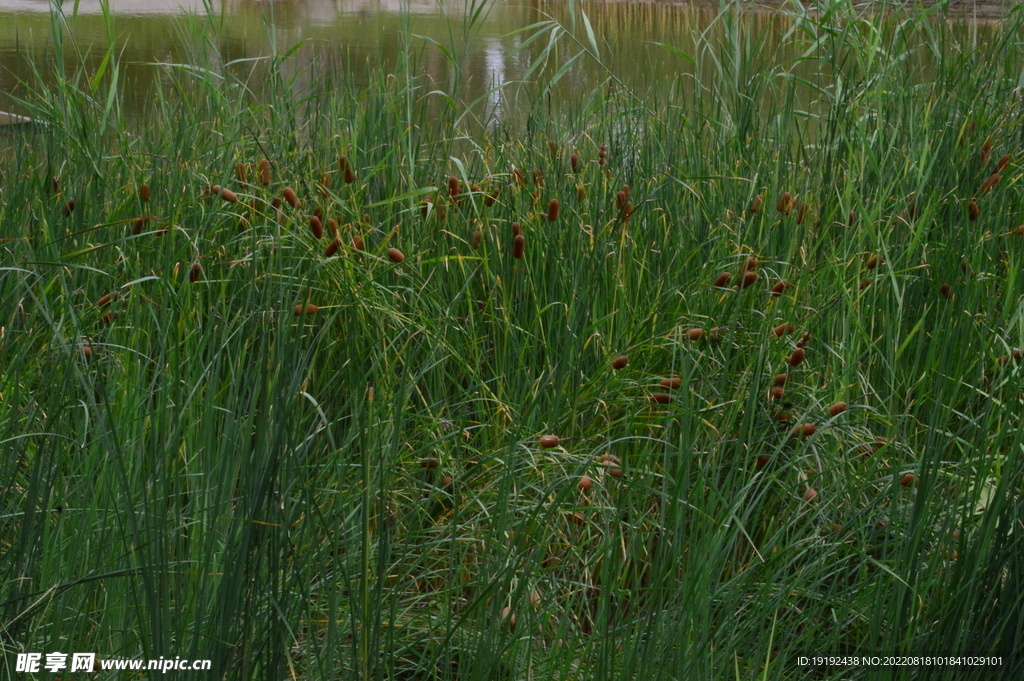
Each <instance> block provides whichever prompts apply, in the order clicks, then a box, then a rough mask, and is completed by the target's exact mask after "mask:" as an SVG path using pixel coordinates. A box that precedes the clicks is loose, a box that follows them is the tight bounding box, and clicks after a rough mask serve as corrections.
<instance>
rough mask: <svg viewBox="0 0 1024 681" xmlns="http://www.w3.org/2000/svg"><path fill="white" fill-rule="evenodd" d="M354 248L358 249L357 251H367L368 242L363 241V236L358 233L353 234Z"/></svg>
mask: <svg viewBox="0 0 1024 681" xmlns="http://www.w3.org/2000/svg"><path fill="white" fill-rule="evenodd" d="M352 248H354V249H356V250H357V251H365V250H366V244H364V243H363V237H361V236H359V235H358V234H353V235H352Z"/></svg>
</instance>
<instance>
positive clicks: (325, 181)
mask: <svg viewBox="0 0 1024 681" xmlns="http://www.w3.org/2000/svg"><path fill="white" fill-rule="evenodd" d="M330 193H331V176H330V175H328V174H327V173H321V174H320V196H323V197H324V198H326V197H327V196H329V195H330Z"/></svg>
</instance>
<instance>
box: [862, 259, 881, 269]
mask: <svg viewBox="0 0 1024 681" xmlns="http://www.w3.org/2000/svg"><path fill="white" fill-rule="evenodd" d="M865 267H867V268H868V269H869V270H873V269H875V268H876V267H878V256H877V255H872V256H871V257H870V258H868V262H867V265H865Z"/></svg>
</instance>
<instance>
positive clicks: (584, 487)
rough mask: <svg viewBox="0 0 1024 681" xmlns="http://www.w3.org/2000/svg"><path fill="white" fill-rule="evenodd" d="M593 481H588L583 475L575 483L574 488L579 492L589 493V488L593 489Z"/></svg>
mask: <svg viewBox="0 0 1024 681" xmlns="http://www.w3.org/2000/svg"><path fill="white" fill-rule="evenodd" d="M593 485H594V481H593V480H591V479H590V476H589V475H584V476H583V477H582V478H580V481H579V482H578V483H576V486H577V487H578V488H579V490H580V491H581V492H589V491H590V488H591V487H593Z"/></svg>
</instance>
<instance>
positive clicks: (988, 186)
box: [978, 173, 1003, 194]
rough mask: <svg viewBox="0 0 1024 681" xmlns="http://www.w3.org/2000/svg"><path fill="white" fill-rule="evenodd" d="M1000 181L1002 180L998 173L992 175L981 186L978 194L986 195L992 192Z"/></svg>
mask: <svg viewBox="0 0 1024 681" xmlns="http://www.w3.org/2000/svg"><path fill="white" fill-rule="evenodd" d="M1001 179H1003V176H1002V175H1000V174H999V173H992V174H991V175H989V176H988V179H987V180H985V181H984V182H983V183H982V184H981V189H979V190H978V193H979V194H988V193H989V191H991V190H992V187H995V186H996V185H997V184H999V180H1001Z"/></svg>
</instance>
